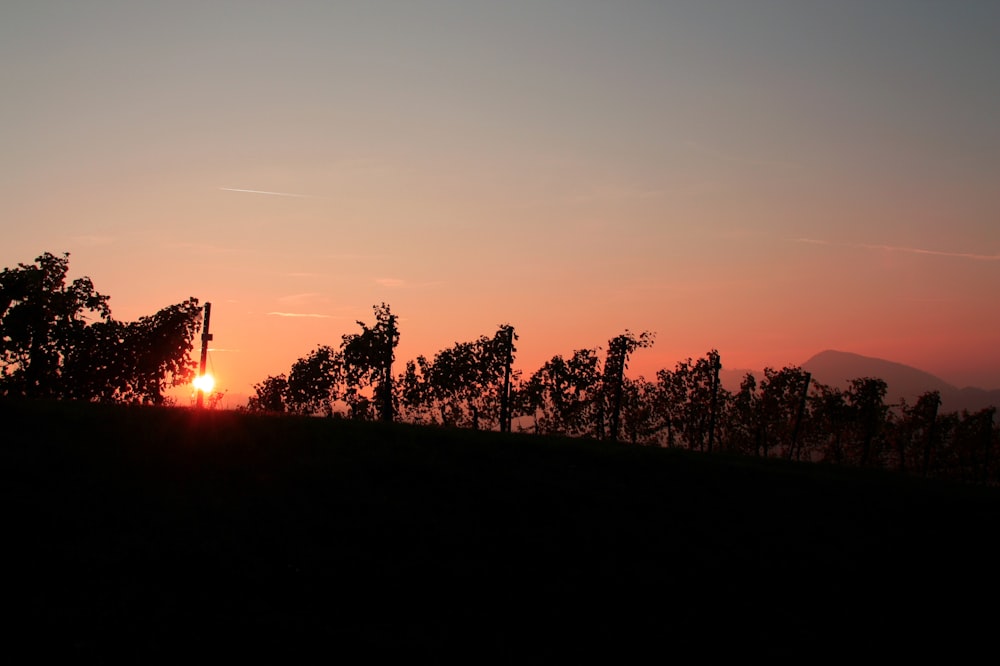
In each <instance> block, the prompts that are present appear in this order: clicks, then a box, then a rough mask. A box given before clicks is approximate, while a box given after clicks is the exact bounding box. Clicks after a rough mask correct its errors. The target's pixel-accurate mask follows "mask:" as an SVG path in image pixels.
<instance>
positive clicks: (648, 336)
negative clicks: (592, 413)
mask: <svg viewBox="0 0 1000 666" xmlns="http://www.w3.org/2000/svg"><path fill="white" fill-rule="evenodd" d="M652 345H653V334H652V333H650V332H649V331H643V332H642V333H640V334H639V335H638V336H636V335H635V334H633V333H632V332H631V331H628V330H626V331H625V332H624V333H622V334H621V335H617V336H615V337H614V338H612V339H611V340H609V341H608V354H607V357H606V358H605V360H604V373H603V375H602V377H601V384H602V388H601V392H602V401H601V403H600V405H599V406H600V409H599V410H598V423H597V434H598V437H603V436H604V415H605V414H606V413H607V414H608V415H609V431H608V435H609V437H610V439H611V441H612V442H615V441H618V431H619V428H620V426H621V411H622V398H623V394H624V391H625V370H626V369H628V359H629V356H631V355H632V352H634V351H635V350H636V349H640V348H644V347H651V346H652Z"/></svg>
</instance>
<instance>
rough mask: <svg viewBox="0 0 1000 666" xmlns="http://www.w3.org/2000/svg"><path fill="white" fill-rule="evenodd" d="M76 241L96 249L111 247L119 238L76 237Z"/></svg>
mask: <svg viewBox="0 0 1000 666" xmlns="http://www.w3.org/2000/svg"><path fill="white" fill-rule="evenodd" d="M75 240H76V242H77V243H80V244H81V245H86V246H87V247H96V246H98V245H111V244H112V243H114V242H116V241H117V240H118V238H117V237H115V236H76V237H75Z"/></svg>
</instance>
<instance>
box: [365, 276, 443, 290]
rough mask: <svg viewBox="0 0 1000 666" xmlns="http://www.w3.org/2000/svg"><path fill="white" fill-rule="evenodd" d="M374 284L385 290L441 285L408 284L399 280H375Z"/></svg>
mask: <svg viewBox="0 0 1000 666" xmlns="http://www.w3.org/2000/svg"><path fill="white" fill-rule="evenodd" d="M375 284H377V285H379V286H380V287H385V288H386V289H417V288H420V287H433V286H435V285H439V284H441V282H440V281H434V282H408V281H407V280H403V279H400V278H375Z"/></svg>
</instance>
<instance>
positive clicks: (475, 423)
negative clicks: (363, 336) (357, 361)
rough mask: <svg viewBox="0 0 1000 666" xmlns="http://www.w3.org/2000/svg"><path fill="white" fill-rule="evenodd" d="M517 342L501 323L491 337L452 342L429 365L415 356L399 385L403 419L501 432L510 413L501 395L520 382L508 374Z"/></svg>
mask: <svg viewBox="0 0 1000 666" xmlns="http://www.w3.org/2000/svg"><path fill="white" fill-rule="evenodd" d="M515 339H517V336H516V335H515V334H514V329H513V327H512V326H510V325H508V324H504V325H501V326H500V328H499V330H497V332H496V334H495V335H494V336H493V337H492V338H490V337H487V336H485V335H483V336H480V337H479V338H478V339H476V340H473V341H471V342H456V343H455V344H454V345H453V346H451V347H449V348H448V349H443V350H441V351H439V352H438V353H437V354H435V355H434V359H433V361H428V360H427V358H426V357H424V356H418V357H417V359H416V361H410V362H408V363H407V366H406V372H405V373H404V374H403V375H402V376H401V377H400V381H399V383H400V386H401V402H402V404H403V407H404V409H405V410H406V414H407V415H408V416H409V417H410V418H411V420H414V421H416V422H422V423H437V424H441V425H446V426H463V427H471V428H473V429H477V430H478V429H480V428H494V427H499V429H501V430H504V419H505V418H507V419H508V421H507V422H508V424H509V418H510V417H509V414H510V413H511V412H510V407H509V397H505V396H509V395H510V391H511V388H510V387H511V382H516V381H517V377H518V373H516V372H513V371H512V369H511V364H512V362H513V354H514V352H515V351H516V350H515V349H514V346H513V341H514V340H515ZM505 402H508V406H506V407H505ZM508 427H509V426H508Z"/></svg>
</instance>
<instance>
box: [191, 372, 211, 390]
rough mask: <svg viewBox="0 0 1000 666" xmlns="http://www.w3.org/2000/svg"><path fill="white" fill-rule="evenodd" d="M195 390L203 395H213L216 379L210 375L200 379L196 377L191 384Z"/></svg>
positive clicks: (202, 376)
mask: <svg viewBox="0 0 1000 666" xmlns="http://www.w3.org/2000/svg"><path fill="white" fill-rule="evenodd" d="M191 383H192V385H194V388H195V389H196V390H198V391H201V392H202V393H211V392H212V389H214V388H215V377H213V376H212V375H209V374H205V375H201V376H200V377H195V380H194V381H193V382H191Z"/></svg>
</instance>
